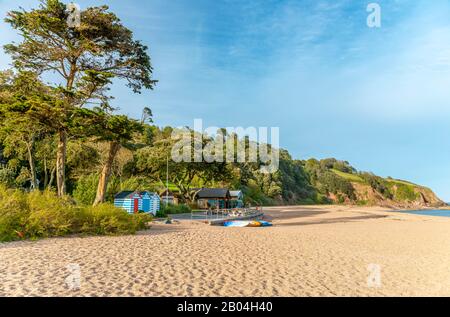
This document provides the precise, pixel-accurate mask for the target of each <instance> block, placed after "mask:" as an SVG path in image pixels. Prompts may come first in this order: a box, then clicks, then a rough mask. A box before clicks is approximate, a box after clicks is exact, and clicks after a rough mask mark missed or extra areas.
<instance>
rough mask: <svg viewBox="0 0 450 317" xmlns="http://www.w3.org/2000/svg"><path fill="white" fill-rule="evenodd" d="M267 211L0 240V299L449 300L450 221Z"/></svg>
mask: <svg viewBox="0 0 450 317" xmlns="http://www.w3.org/2000/svg"><path fill="white" fill-rule="evenodd" d="M266 213H267V215H268V218H270V219H273V222H274V224H275V226H274V227H272V228H223V227H211V226H207V225H205V224H201V223H191V222H188V223H180V224H174V225H162V224H157V225H154V226H153V227H152V229H151V230H150V231H148V232H144V233H141V234H139V235H137V236H125V237H88V238H62V239H49V240H42V241H38V242H14V243H6V244H1V245H0V295H1V296H385V295H395V296H411V295H412V296H432V295H445V296H450V218H438V217H426V216H416V215H407V214H399V213H392V212H389V211H386V210H383V209H380V208H357V207H338V206H333V207H330V206H319V207H318V206H311V207H283V208H272V209H266ZM70 265H71V266H70ZM77 267H79V269H80V271H79V276H78V275H77V272H78V271H77V270H76V269H77ZM74 268H75V271H74ZM74 274H75V275H74ZM74 276H75V279H74V278H73V277H74ZM78 277H79V278H80V283H79V285H78V284H73V281H74V280H75V281H76V280H77V278H78ZM78 286H79V289H78Z"/></svg>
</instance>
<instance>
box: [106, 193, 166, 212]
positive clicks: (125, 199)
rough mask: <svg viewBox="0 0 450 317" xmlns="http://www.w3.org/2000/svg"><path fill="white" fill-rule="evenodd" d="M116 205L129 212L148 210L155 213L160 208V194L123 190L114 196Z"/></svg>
mask: <svg viewBox="0 0 450 317" xmlns="http://www.w3.org/2000/svg"><path fill="white" fill-rule="evenodd" d="M114 206H116V207H118V208H122V209H124V210H126V211H127V212H129V213H138V212H147V213H151V214H153V215H156V213H157V212H158V211H159V210H160V207H161V205H160V199H159V196H158V194H155V193H152V192H149V191H141V192H139V191H134V192H133V191H123V192H120V193H118V194H117V195H116V196H115V197H114Z"/></svg>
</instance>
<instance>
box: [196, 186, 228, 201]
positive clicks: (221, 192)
mask: <svg viewBox="0 0 450 317" xmlns="http://www.w3.org/2000/svg"><path fill="white" fill-rule="evenodd" d="M198 191H199V192H198V194H197V198H198V199H207V198H230V191H229V190H228V189H226V188H202V189H199V190H198Z"/></svg>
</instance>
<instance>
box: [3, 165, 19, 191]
mask: <svg viewBox="0 0 450 317" xmlns="http://www.w3.org/2000/svg"><path fill="white" fill-rule="evenodd" d="M15 179H16V173H14V171H13V170H12V169H11V168H8V167H6V166H5V167H0V185H4V186H6V187H8V188H11V187H14V186H15V185H16V181H15Z"/></svg>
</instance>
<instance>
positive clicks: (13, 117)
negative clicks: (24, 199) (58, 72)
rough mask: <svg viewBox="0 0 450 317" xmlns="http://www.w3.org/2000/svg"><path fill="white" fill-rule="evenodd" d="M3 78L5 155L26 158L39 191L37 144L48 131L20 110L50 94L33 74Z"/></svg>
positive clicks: (0, 130) (0, 107) (0, 104)
mask: <svg viewBox="0 0 450 317" xmlns="http://www.w3.org/2000/svg"><path fill="white" fill-rule="evenodd" d="M0 77H1V78H2V80H1V81H2V84H0V90H1V91H2V92H1V95H2V97H1V98H0V99H1V100H0V116H1V118H2V120H1V122H0V136H1V137H2V139H3V146H4V149H3V152H4V153H5V154H6V155H8V156H13V155H14V156H15V157H16V158H26V160H27V161H28V164H29V170H28V171H29V180H30V183H31V189H33V190H34V189H39V181H38V179H37V168H36V162H35V144H36V142H37V141H39V139H41V138H43V137H44V136H45V135H46V129H45V127H44V126H43V125H42V124H40V122H39V121H37V120H36V119H35V118H33V117H32V116H30V115H28V113H20V112H18V111H16V110H17V109H20V110H23V109H24V108H26V107H27V105H29V104H30V103H36V102H39V100H40V98H41V97H42V95H44V94H46V93H47V92H48V88H47V87H46V86H45V85H44V84H43V83H42V82H40V81H39V79H38V78H37V76H35V75H34V74H33V73H30V72H20V73H18V74H13V73H11V72H3V73H2V75H1V76H0ZM8 77H9V79H7V78H8Z"/></svg>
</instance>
